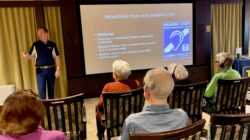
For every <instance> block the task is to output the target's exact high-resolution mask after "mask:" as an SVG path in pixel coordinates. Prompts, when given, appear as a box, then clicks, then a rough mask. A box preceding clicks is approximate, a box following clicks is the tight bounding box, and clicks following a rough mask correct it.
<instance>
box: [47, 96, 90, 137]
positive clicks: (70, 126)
mask: <svg viewBox="0 0 250 140" xmlns="http://www.w3.org/2000/svg"><path fill="white" fill-rule="evenodd" d="M42 103H43V105H44V107H45V117H44V120H43V122H42V126H43V127H44V128H45V129H48V130H60V131H63V132H65V134H66V136H67V137H68V138H69V139H70V140H75V139H77V140H78V139H79V140H80V139H81V140H82V139H86V114H85V107H84V93H80V94H77V95H73V96H69V97H65V98H60V99H49V100H42Z"/></svg>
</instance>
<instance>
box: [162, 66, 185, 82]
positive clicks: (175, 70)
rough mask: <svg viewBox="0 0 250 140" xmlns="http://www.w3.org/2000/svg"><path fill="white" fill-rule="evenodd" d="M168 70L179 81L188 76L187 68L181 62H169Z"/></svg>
mask: <svg viewBox="0 0 250 140" xmlns="http://www.w3.org/2000/svg"><path fill="white" fill-rule="evenodd" d="M167 68H168V71H169V72H170V73H171V74H172V75H174V77H175V80H177V81H179V80H185V79H187V78H188V71H187V69H186V68H185V67H184V66H183V65H181V64H177V63H171V64H169V65H168V66H167Z"/></svg>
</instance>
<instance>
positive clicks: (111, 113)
mask: <svg viewBox="0 0 250 140" xmlns="http://www.w3.org/2000/svg"><path fill="white" fill-rule="evenodd" d="M102 96H103V100H104V115H105V125H106V128H107V137H108V139H110V138H111V137H114V136H119V135H120V134H121V132H122V126H123V122H124V120H125V119H126V118H127V117H128V116H129V115H130V114H131V113H137V112H140V111H142V108H143V105H144V98H143V88H138V89H135V90H132V91H129V92H117V93H102Z"/></svg>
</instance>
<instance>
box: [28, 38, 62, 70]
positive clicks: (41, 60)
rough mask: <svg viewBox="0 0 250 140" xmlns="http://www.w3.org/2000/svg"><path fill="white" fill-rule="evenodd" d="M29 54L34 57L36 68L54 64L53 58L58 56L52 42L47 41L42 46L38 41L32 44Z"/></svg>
mask: <svg viewBox="0 0 250 140" xmlns="http://www.w3.org/2000/svg"><path fill="white" fill-rule="evenodd" d="M29 54H30V55H33V56H35V57H36V66H50V65H54V64H55V62H54V57H55V56H58V55H59V51H58V49H57V46H56V44H55V43H54V42H52V41H48V42H47V44H44V43H43V42H42V41H40V40H38V41H36V42H34V43H33V45H32V47H31V48H30V50H29Z"/></svg>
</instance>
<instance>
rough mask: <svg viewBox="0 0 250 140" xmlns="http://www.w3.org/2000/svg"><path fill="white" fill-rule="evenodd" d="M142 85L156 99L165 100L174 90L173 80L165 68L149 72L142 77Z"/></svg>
mask: <svg viewBox="0 0 250 140" xmlns="http://www.w3.org/2000/svg"><path fill="white" fill-rule="evenodd" d="M144 84H145V86H146V87H147V88H148V90H149V91H150V93H151V94H153V96H154V97H155V98H158V99H167V97H168V96H169V95H170V94H171V93H172V91H173V89H174V80H173V78H172V76H171V74H170V73H169V72H168V71H167V70H166V69H165V68H162V67H160V68H155V69H152V70H149V71H148V72H147V74H146V75H145V77H144Z"/></svg>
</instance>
